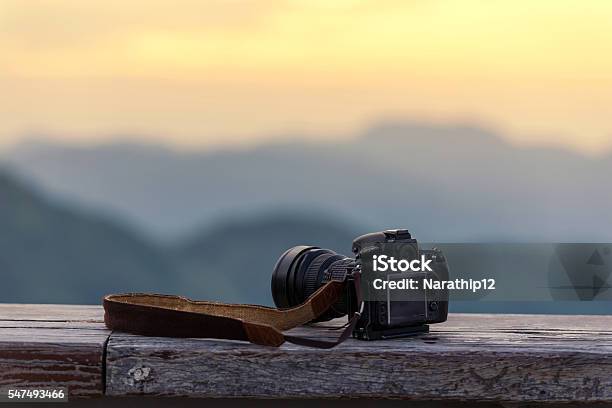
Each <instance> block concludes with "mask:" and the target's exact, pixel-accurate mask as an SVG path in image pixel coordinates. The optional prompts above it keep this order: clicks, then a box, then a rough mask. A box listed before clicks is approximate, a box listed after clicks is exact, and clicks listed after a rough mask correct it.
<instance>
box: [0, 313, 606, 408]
mask: <svg viewBox="0 0 612 408" xmlns="http://www.w3.org/2000/svg"><path fill="white" fill-rule="evenodd" d="M341 323H342V322H341V321H335V322H330V323H325V324H321V325H318V326H314V327H301V328H297V329H294V330H293V331H292V332H293V333H294V334H300V335H306V336H313V337H319V338H320V337H328V338H331V337H335V336H337V335H338V331H337V330H330V328H333V327H337V326H338V325H339V324H341ZM107 340H108V343H107ZM105 382H106V384H105ZM7 386H13V387H41V386H47V387H48V386H58V387H59V386H65V387H68V388H69V390H70V397H71V398H74V397H91V396H100V395H103V394H106V395H109V396H115V397H123V396H128V395H141V396H153V397H154V396H185V397H204V398H220V397H262V398H344V397H349V398H350V397H367V398H402V399H409V400H421V401H422V400H439V401H481V402H482V401H485V402H486V401H489V402H492V403H493V402H503V403H506V402H508V403H510V404H512V403H521V402H528V403H531V402H547V403H550V402H601V403H612V316H561V315H554V316H537V315H531V316H529V315H461V314H452V315H450V316H449V321H448V322H446V323H444V324H439V325H435V326H432V332H431V333H429V334H427V335H423V336H419V337H414V338H411V339H403V340H387V341H378V342H363V341H357V340H352V339H351V340H349V341H347V342H346V343H344V344H342V345H340V346H339V347H337V348H335V349H332V350H318V349H310V348H305V347H300V346H296V345H291V344H285V345H283V346H282V347H280V348H268V347H262V346H256V345H251V344H247V343H243V342H232V341H218V340H206V339H172V338H147V337H140V336H133V335H128V334H124V333H113V334H112V335H111V334H110V332H109V331H108V330H107V329H106V328H105V327H104V324H103V311H102V308H101V307H99V306H65V305H0V388H4V387H7Z"/></svg>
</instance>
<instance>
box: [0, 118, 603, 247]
mask: <svg viewBox="0 0 612 408" xmlns="http://www.w3.org/2000/svg"><path fill="white" fill-rule="evenodd" d="M3 160H4V162H5V163H7V164H8V165H10V166H11V168H12V169H13V171H15V172H17V173H19V174H20V175H21V176H22V177H25V178H26V179H28V180H30V181H31V182H33V183H36V184H38V185H39V186H41V187H42V188H44V189H45V190H46V191H48V192H50V193H52V194H53V195H54V196H56V197H60V198H62V199H66V200H69V201H70V202H75V203H80V204H81V205H84V206H86V207H87V208H93V209H96V210H98V211H103V212H105V213H109V212H110V213H112V214H113V215H114V216H118V217H122V218H124V219H126V220H129V221H130V222H133V223H134V224H135V225H136V226H138V227H139V228H141V229H142V230H143V231H146V232H147V233H152V234H153V235H154V236H156V237H160V238H164V239H168V238H176V237H180V236H183V235H185V234H189V233H196V232H197V231H198V230H200V229H201V228H203V227H206V226H209V225H211V224H212V223H214V220H216V219H219V218H229V217H234V216H236V215H237V214H238V215H249V214H253V213H257V212H261V211H264V212H265V211H269V210H270V209H292V210H294V209H299V210H302V211H314V212H318V213H324V214H330V215H331V216H332V217H336V216H337V217H339V218H340V219H341V220H342V221H350V222H353V223H355V225H358V226H359V227H361V226H367V227H368V228H370V229H381V228H388V227H394V226H398V225H401V226H407V227H409V228H411V230H412V231H414V232H415V234H416V235H417V236H418V237H419V238H421V239H424V240H441V241H488V240H514V239H517V240H532V239H533V240H555V241H583V240H586V241H593V240H599V241H605V240H610V239H611V238H612V231H608V230H607V228H603V226H605V225H610V222H611V221H612V212H610V211H609V208H610V207H611V206H612V189H610V188H609V187H607V183H608V175H609V174H612V157H605V158H601V159H595V158H590V157H585V156H582V155H580V154H578V153H574V152H570V151H566V150H561V149H555V148H543V147H542V148H519V147H516V146H513V145H510V144H508V143H506V142H504V141H503V140H502V139H501V138H500V137H499V136H498V135H496V134H495V133H493V132H491V131H487V130H485V129H481V128H478V127H470V126H434V125H428V124H418V123H386V124H381V125H378V126H374V127H372V128H370V129H369V130H368V131H366V132H364V133H363V134H361V135H358V136H357V137H356V138H355V139H353V140H349V141H343V142H326V143H305V142H291V143H275V144H266V145H262V146H259V147H255V148H251V149H243V150H223V151H221V150H220V151H212V152H181V151H176V150H172V149H169V148H163V147H158V146H148V145H139V144H109V145H100V146H94V147H74V146H65V145H56V144H50V143H43V142H28V143H24V144H21V145H19V146H16V147H15V148H14V149H12V150H10V151H8V152H6V153H5V154H4V158H3Z"/></svg>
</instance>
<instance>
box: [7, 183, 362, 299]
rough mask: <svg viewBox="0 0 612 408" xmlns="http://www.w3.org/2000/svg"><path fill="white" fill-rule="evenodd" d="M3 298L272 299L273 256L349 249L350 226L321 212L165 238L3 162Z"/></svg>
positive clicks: (220, 225)
mask: <svg viewBox="0 0 612 408" xmlns="http://www.w3.org/2000/svg"><path fill="white" fill-rule="evenodd" d="M0 231H2V233H1V234H0V275H1V276H2V285H0V302H31V303H47V302H49V303H86V304H87V303H99V302H100V300H101V298H102V296H103V295H104V294H108V293H117V292H131V291H136V292H142V291H147V292H157V293H181V294H184V295H186V296H192V297H195V298H207V299H217V300H226V301H233V302H252V303H268V304H269V303H271V295H270V275H271V271H272V268H273V266H274V263H275V262H276V259H277V258H278V256H280V254H282V252H283V251H284V250H285V249H287V248H289V247H291V246H294V245H299V244H303V243H305V242H306V243H308V242H310V243H318V244H320V245H324V246H325V247H328V248H332V249H336V250H342V251H344V252H345V253H350V245H351V241H352V239H353V237H355V236H356V235H358V233H363V231H357V230H355V229H352V228H350V227H348V226H345V225H342V224H341V223H337V222H334V221H333V220H328V219H325V218H322V217H311V216H308V215H304V214H299V213H292V214H290V213H285V214H279V213H274V214H272V213H270V214H261V215H260V216H258V217H256V218H244V219H234V220H225V221H221V222H219V223H218V224H216V225H215V226H212V227H211V228H210V229H208V230H207V231H206V232H202V233H200V234H196V235H193V236H190V237H186V238H184V239H181V240H179V241H177V242H176V243H174V244H172V245H166V246H162V245H159V244H156V243H155V241H153V240H150V239H147V238H146V237H144V236H142V235H140V234H137V233H135V232H133V231H132V230H131V229H130V228H129V227H126V226H125V225H123V224H120V223H118V222H117V221H114V220H111V219H110V218H108V217H104V216H100V215H94V214H92V213H86V212H83V210H80V209H76V208H75V207H74V206H68V205H66V204H65V203H64V204H61V205H60V204H57V203H56V202H53V201H52V200H50V199H49V198H48V197H46V196H45V195H44V194H41V193H37V192H34V191H31V190H30V189H29V188H27V187H26V186H25V185H24V184H23V182H21V181H19V180H17V179H16V178H15V177H12V176H10V175H9V174H8V173H7V172H6V171H4V172H0Z"/></svg>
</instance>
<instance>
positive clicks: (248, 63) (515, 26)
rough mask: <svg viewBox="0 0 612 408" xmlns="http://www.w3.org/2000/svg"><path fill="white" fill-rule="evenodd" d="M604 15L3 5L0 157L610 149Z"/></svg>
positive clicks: (510, 4)
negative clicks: (84, 152) (371, 128)
mask: <svg viewBox="0 0 612 408" xmlns="http://www.w3.org/2000/svg"><path fill="white" fill-rule="evenodd" d="M611 21H612V2H610V1H603V0H602V1H596V0H593V1H589V2H584V1H577V0H576V1H563V0H554V1H553V0H539V1H536V2H534V1H506V2H501V1H484V0H482V1H472V0H461V1H447V0H439V1H436V0H425V1H405V0H403V1H399V0H397V1H396V0H391V1H381V0H378V1H358V0H333V1H326V0H293V1H289V0H287V1H278V0H265V1H264V0H261V1H237V0H225V1H218V0H204V1H199V0H198V1H195V0H193V1H170V0H168V1H160V0H146V1H144V0H142V1H140V0H138V1H135V0H131V1H129V2H126V1H109V0H106V1H82V2H79V1H68V0H48V1H45V0H37V1H23V0H2V2H1V3H0V145H7V144H11V143H14V142H15V141H17V140H19V139H20V138H23V137H26V136H28V135H31V134H33V133H43V134H47V135H50V136H52V137H55V138H60V139H63V140H68V141H74V142H90V141H100V140H104V139H107V138H110V137H116V135H117V134H129V135H134V136H140V137H146V138H147V139H149V140H154V141H160V142H164V143H170V144H176V145H180V146H186V147H190V146H198V147H210V146H217V145H227V144H239V145H242V144H253V143H257V142H259V141H261V140H263V139H270V138H275V137H282V135H283V134H287V133H292V134H309V135H310V137H320V138H323V137H344V136H346V135H349V134H351V132H355V131H356V130H358V129H362V128H363V127H364V126H365V125H367V124H368V123H370V122H372V121H376V120H378V119H380V118H384V117H393V118H408V119H420V120H432V121H442V122H452V121H456V120H459V121H462V122H465V121H476V122H479V123H485V124H487V125H490V126H492V127H493V128H495V129H499V130H501V131H502V132H503V133H504V134H505V135H506V137H508V138H509V139H511V140H513V141H515V142H517V143H536V144H542V143H545V144H562V145H565V146H569V147H571V148H574V149H579V150H581V151H584V152H587V153H597V152H601V150H602V149H609V148H611V147H612V121H610V118H612V24H611V23H610V22H611Z"/></svg>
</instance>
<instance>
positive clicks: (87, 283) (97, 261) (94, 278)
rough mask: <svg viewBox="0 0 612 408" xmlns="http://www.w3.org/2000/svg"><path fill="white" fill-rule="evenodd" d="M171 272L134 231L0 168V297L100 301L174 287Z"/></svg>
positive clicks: (6, 299)
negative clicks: (118, 293)
mask: <svg viewBox="0 0 612 408" xmlns="http://www.w3.org/2000/svg"><path fill="white" fill-rule="evenodd" d="M170 269H171V267H170V265H169V264H168V262H167V260H166V257H165V255H164V254H163V251H162V250H161V249H160V248H159V247H157V246H156V245H154V244H151V243H150V242H148V241H147V240H146V239H144V238H142V237H140V236H138V235H137V234H135V233H133V232H132V231H129V230H128V229H126V228H124V227H122V226H120V225H118V224H117V223H116V222H114V221H112V220H110V219H107V218H104V217H100V216H97V215H93V214H89V213H84V212H82V211H78V210H75V209H70V208H66V207H64V206H61V205H57V204H55V203H53V202H51V201H49V200H48V199H46V198H45V197H44V196H43V195H41V194H38V193H35V192H33V191H31V190H30V189H29V188H28V187H25V186H24V185H23V183H21V182H19V181H17V180H16V179H15V178H14V177H11V176H9V175H8V174H7V173H5V172H0V274H1V276H2V285H0V302H33V303H35V302H38V303H47V302H59V303H98V302H99V301H100V300H101V296H102V295H103V294H105V293H109V292H113V291H118V290H121V291H130V290H161V289H163V288H168V289H169V290H173V286H172V281H171V280H170V279H169V271H170ZM126 271H129V273H126Z"/></svg>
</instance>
